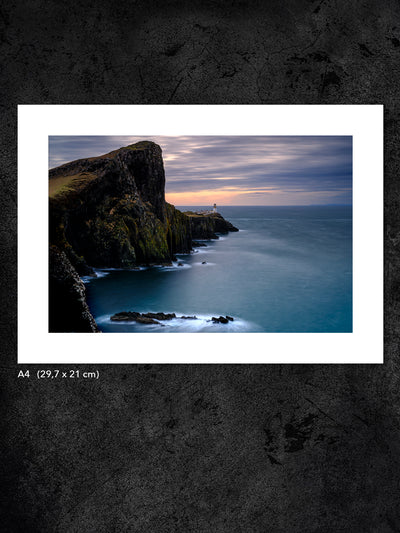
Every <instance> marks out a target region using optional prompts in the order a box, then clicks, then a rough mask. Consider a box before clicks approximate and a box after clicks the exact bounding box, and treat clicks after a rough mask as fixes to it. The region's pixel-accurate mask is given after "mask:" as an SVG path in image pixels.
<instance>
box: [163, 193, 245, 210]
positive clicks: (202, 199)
mask: <svg viewBox="0 0 400 533" xmlns="http://www.w3.org/2000/svg"><path fill="white" fill-rule="evenodd" d="M241 192H242V191H240V192H239V193H237V192H231V191H218V190H215V191H197V192H175V193H166V195H165V199H166V201H167V202H169V203H170V204H172V205H210V206H212V205H213V204H214V203H216V204H220V205H229V204H232V202H234V200H235V198H237V197H238V196H239V195H240V193H241Z"/></svg>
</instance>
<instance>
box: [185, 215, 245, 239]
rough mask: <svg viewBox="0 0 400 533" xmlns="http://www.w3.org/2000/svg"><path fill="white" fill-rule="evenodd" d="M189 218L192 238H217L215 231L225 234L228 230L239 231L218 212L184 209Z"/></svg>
mask: <svg viewBox="0 0 400 533" xmlns="http://www.w3.org/2000/svg"><path fill="white" fill-rule="evenodd" d="M184 214H185V215H186V216H187V217H189V219H190V227H191V232H192V238H193V239H218V235H217V233H222V234H226V233H229V232H230V231H239V230H238V228H235V226H233V225H232V224H231V223H230V222H228V221H227V220H225V219H224V217H223V216H222V215H220V214H219V213H206V214H202V213H196V212H193V211H185V212H184Z"/></svg>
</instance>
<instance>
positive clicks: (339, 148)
mask: <svg viewBox="0 0 400 533" xmlns="http://www.w3.org/2000/svg"><path fill="white" fill-rule="evenodd" d="M49 167H50V170H49V241H50V256H49V261H50V264H49V331H50V332H97V331H101V332H104V333H145V332H146V333H149V332H152V333H171V332H177V333H180V332H184V333H202V332H203V333H239V332H241V333H248V332H253V333H258V332H263V333H299V332H307V333H317V332H319V333H328V332H329V333H346V332H351V331H352V137H351V136H251V135H247V136H242V135H236V136H218V135H217V136H193V135H187V136H147V137H135V136H50V137H49Z"/></svg>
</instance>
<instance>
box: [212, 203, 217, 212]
mask: <svg viewBox="0 0 400 533" xmlns="http://www.w3.org/2000/svg"><path fill="white" fill-rule="evenodd" d="M216 212H217V204H214V207H213V213H216Z"/></svg>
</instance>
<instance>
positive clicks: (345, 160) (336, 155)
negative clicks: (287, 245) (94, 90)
mask: <svg viewBox="0 0 400 533" xmlns="http://www.w3.org/2000/svg"><path fill="white" fill-rule="evenodd" d="M143 139H148V140H153V141H154V142H156V143H157V144H159V145H160V146H161V147H162V150H163V158H164V166H165V172H166V193H167V198H168V199H169V198H172V199H174V202H173V203H176V204H177V205H179V203H177V201H176V200H179V199H183V198H185V199H187V200H189V204H193V205H198V200H200V199H201V200H202V202H205V203H206V204H210V203H213V202H214V201H219V202H220V203H221V199H223V201H226V202H228V203H238V202H239V201H240V202H245V203H248V202H249V201H250V202H255V203H257V204H259V205H262V204H265V205H269V204H270V203H271V201H276V200H277V198H279V201H280V202H283V204H281V205H285V204H286V205H289V204H293V203H296V202H298V203H299V204H304V203H322V204H323V203H345V204H349V203H351V199H352V138H351V137H349V136H319V137H310V136H287V137H283V136H268V137H263V136H180V137H168V136H162V137H161V136H158V137H157V136H156V137H151V136H150V137H133V136H132V137H126V136H120V137H118V136H112V137H111V136H110V137H105V136H98V137H96V136H91V137H86V136H71V137H67V136H63V137H50V138H49V165H50V167H54V166H58V165H60V164H63V163H65V162H68V161H72V160H74V159H80V158H83V157H91V156H94V155H101V154H104V153H107V152H109V151H111V150H114V149H116V148H120V147H121V146H126V145H128V144H132V143H134V142H137V141H139V140H143ZM278 191H279V194H278ZM228 193H229V194H228ZM274 195H275V196H274ZM272 196H274V199H272V198H271V197H272ZM217 198H219V200H217ZM189 204H188V205H189ZM181 205H183V204H181ZM275 205H276V204H275Z"/></svg>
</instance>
